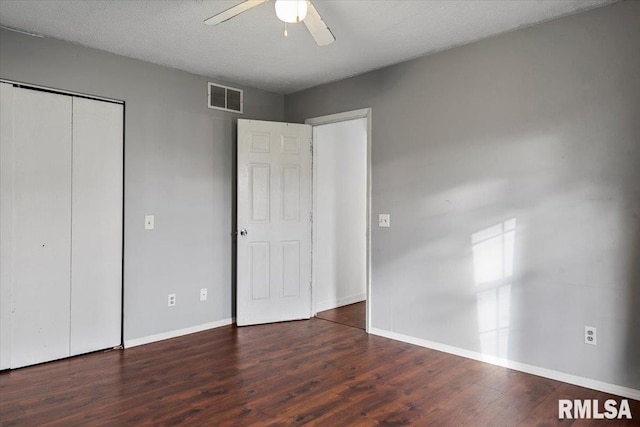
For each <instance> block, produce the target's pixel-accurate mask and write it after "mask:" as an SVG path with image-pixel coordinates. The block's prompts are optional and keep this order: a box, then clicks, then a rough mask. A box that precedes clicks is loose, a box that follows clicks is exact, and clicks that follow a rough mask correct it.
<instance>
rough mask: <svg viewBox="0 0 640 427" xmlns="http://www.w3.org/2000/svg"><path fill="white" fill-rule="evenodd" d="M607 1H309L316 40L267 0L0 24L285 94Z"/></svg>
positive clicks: (149, 4) (107, 7) (43, 16)
mask: <svg viewBox="0 0 640 427" xmlns="http://www.w3.org/2000/svg"><path fill="white" fill-rule="evenodd" d="M613 2H615V0H559V1H550V0H547V1H540V0H512V1H506V0H498V1H418V0H413V1H401V0H396V1H381V0H373V1H365V0H351V1H350V0H340V1H337V0H333V1H331V0H316V1H314V2H313V3H314V5H315V6H316V9H317V10H318V12H320V14H321V15H322V17H323V18H324V20H325V22H326V23H327V25H328V26H329V27H330V28H331V31H332V32H333V34H334V35H335V36H336V39H337V40H336V41H335V42H334V43H333V44H331V45H329V46H325V47H318V46H316V44H315V43H314V41H313V39H312V38H311V35H310V34H309V32H308V31H307V30H306V28H305V26H304V25H303V24H295V25H291V24H290V25H289V37H288V38H284V37H283V35H282V32H283V23H282V22H280V21H279V20H278V19H277V18H276V16H275V13H274V10H273V2H272V1H269V2H267V3H265V4H262V5H260V6H258V7H256V8H254V9H251V10H249V11H247V12H245V13H243V14H241V15H239V16H237V17H235V18H233V19H232V20H230V21H227V22H224V23H222V24H220V25H218V26H213V27H211V26H207V25H204V24H203V21H204V20H205V19H206V18H208V17H210V16H212V15H214V14H216V13H218V12H221V11H223V10H225V9H228V8H229V7H231V6H234V5H236V4H238V3H240V1H238V0H235V1H206V0H182V1H156V0H147V1H133V0H129V1H124V0H117V1H114V0H107V1H102V0H84V1H82V0H74V1H68V0H22V1H14V0H0V25H2V26H5V27H9V28H13V29H18V30H22V31H27V32H31V33H37V34H42V35H45V36H49V37H54V38H58V39H62V40H67V41H70V42H74V43H79V44H82V45H85V46H89V47H93V48H97V49H102V50H105V51H109V52H112V53H116V54H119V55H124V56H129V57H133V58H139V59H142V60H145V61H149V62H153V63H156V64H161V65H166V66H169V67H174V68H178V69H182V70H186V71H189V72H192V73H195V74H201V75H205V76H209V77H212V78H218V79H220V80H224V81H229V82H234V83H238V84H244V85H248V86H252V87H255V88H260V89H265V90H269V91H272V92H276V93H283V94H287V93H292V92H296V91H298V90H302V89H305V88H309V87H312V86H316V85H319V84H322V83H326V82H329V81H334V80H339V79H342V78H345V77H349V76H353V75H356V74H360V73H363V72H366V71H369V70H373V69H376V68H381V67H384V66H387V65H391V64H395V63H398V62H402V61H405V60H407V59H411V58H416V57H419V56H422V55H425V54H428V53H432V52H437V51H441V50H444V49H447V48H450V47H453V46H458V45H462V44H466V43H470V42H473V41H476V40H480V39H483V38H486V37H490V36H492V35H495V34H499V33H503V32H505V31H509V30H513V29H516V28H521V27H524V26H528V25H532V24H534V23H538V22H543V21H548V20H550V19H554V18H557V17H560V16H564V15H568V14H571V13H576V12H579V11H582V10H586V9H591V8H594V7H598V6H603V5H606V4H609V3H613Z"/></svg>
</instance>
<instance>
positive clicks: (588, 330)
mask: <svg viewBox="0 0 640 427" xmlns="http://www.w3.org/2000/svg"><path fill="white" fill-rule="evenodd" d="M597 338H598V337H597V335H596V327H595V326H585V327H584V343H585V344H591V345H597V344H598V340H597Z"/></svg>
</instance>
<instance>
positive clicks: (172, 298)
mask: <svg viewBox="0 0 640 427" xmlns="http://www.w3.org/2000/svg"><path fill="white" fill-rule="evenodd" d="M167 305H168V306H169V307H173V306H174V305H176V294H169V299H168V301H167Z"/></svg>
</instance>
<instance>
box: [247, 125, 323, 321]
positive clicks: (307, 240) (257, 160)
mask: <svg viewBox="0 0 640 427" xmlns="http://www.w3.org/2000/svg"><path fill="white" fill-rule="evenodd" d="M310 148H311V126H309V125H301V124H292V123H278V122H265V121H256V120H242V119H240V120H238V189H237V191H238V213H237V224H238V241H237V275H236V277H237V291H238V292H237V312H236V321H237V324H238V325H239V326H244V325H253V324H259V323H271V322H278V321H285V320H295V319H308V318H309V317H310V316H311V149H310Z"/></svg>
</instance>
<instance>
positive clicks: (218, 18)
mask: <svg viewBox="0 0 640 427" xmlns="http://www.w3.org/2000/svg"><path fill="white" fill-rule="evenodd" d="M266 1H267V0H246V1H243V2H242V3H240V4H237V5H235V6H233V7H231V8H229V9H227V10H225V11H224V12H220V13H218V14H217V15H213V16H212V17H211V18H207V19H205V20H204V23H205V24H207V25H218V24H219V23H221V22H224V21H228V20H229V19H231V18H233V17H234V16H236V15H240V14H241V13H242V12H246V11H247V10H249V9H251V8H254V7H256V6H259V5H261V4H262V3H264V2H266Z"/></svg>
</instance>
